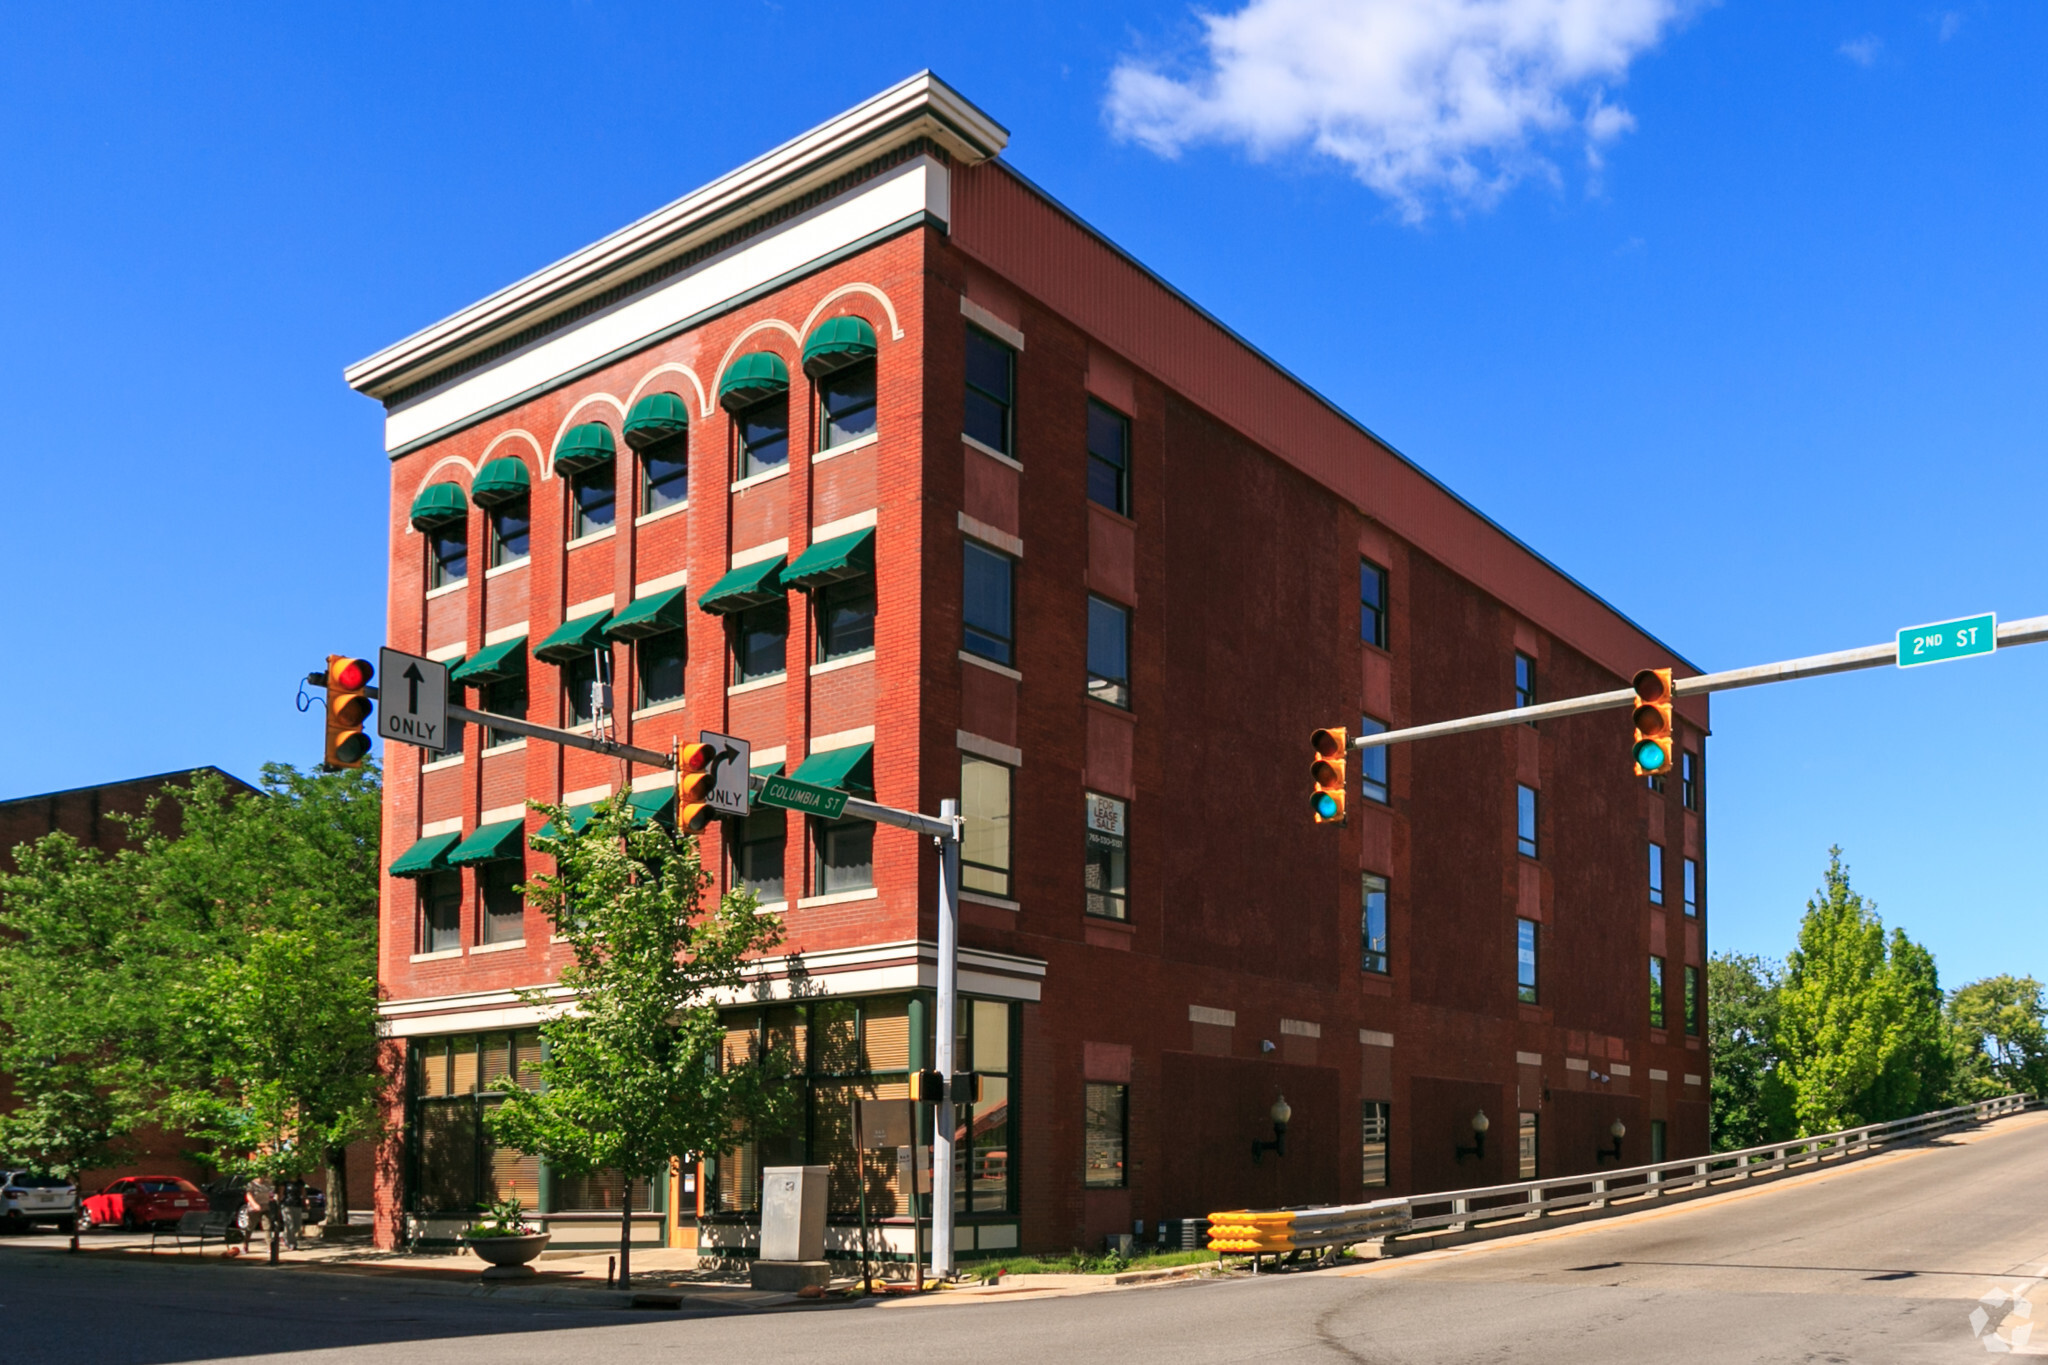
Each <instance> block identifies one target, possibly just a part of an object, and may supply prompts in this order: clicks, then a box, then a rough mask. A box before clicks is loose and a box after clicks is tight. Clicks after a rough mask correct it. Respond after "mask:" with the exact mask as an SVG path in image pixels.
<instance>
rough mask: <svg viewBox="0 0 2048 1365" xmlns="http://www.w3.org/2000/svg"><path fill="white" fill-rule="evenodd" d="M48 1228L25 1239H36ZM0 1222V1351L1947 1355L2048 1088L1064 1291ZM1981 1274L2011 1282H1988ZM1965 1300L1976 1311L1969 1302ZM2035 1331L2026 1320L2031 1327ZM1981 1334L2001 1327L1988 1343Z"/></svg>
mask: <svg viewBox="0 0 2048 1365" xmlns="http://www.w3.org/2000/svg"><path fill="white" fill-rule="evenodd" d="M37 1244H40V1245H37ZM53 1246H54V1239H50V1240H48V1241H45V1240H44V1239H20V1240H17V1241H14V1242H12V1243H0V1322H4V1323H5V1328H4V1331H0V1359H4V1360H7V1361H22V1362H35V1363H36V1365H41V1362H52V1363H53V1365H60V1363H61V1365H70V1363H71V1362H79V1363H80V1365H84V1363H85V1362H90V1365H171V1363H172V1362H187V1361H203V1360H244V1361H255V1360H265V1359H283V1358H287V1357H289V1358H292V1359H295V1360H307V1361H322V1362H325V1361H334V1362H342V1361H348V1362H356V1361H370V1360H377V1361H380V1362H389V1361H394V1360H396V1361H405V1362H415V1361H417V1362H425V1363H427V1365H439V1363H440V1362H454V1361H465V1362H467V1361H474V1360H477V1359H480V1358H481V1359H488V1360H490V1361H492V1362H494V1363H495V1362H563V1363H564V1365H607V1363H608V1362H613V1361H618V1362H632V1363H633V1365H647V1362H660V1361H670V1360H673V1361H677V1362H683V1361H688V1362H691V1365H696V1363H697V1362H715V1365H751V1363H752V1362H784V1361H830V1362H841V1361H849V1362H861V1363H862V1365H866V1363H867V1362H877V1363H879V1362H907V1361H914V1360H930V1359H933V1358H935V1357H936V1358H938V1359H948V1358H951V1359H959V1360H967V1361H975V1362H993V1361H1012V1360H1017V1361H1038V1360H1051V1361H1057V1362H1061V1365H1070V1363H1072V1362H1082V1361H1098V1360H1099V1361H1118V1362H1124V1361H1170V1362H1173V1363H1174V1365H1207V1362H1236V1361H1259V1362H1274V1363H1275V1365H1293V1363H1294V1362H1302V1363H1303V1365H1306V1363H1307V1362H1318V1363H1320V1362H1360V1363H1361V1365H1363V1363H1365V1362H1371V1363H1372V1365H1379V1363H1380V1362H1389V1363H1392V1362H1402V1363H1403V1365H1405V1363H1406V1362H1460V1363H1461V1365H1463V1363H1464V1362H1476V1361H1495V1360H1499V1361H1561V1362H1571V1363H1572V1365H1607V1362H1614V1363H1615V1365H1621V1363H1622V1362H1627V1365H1641V1363H1642V1362H1646V1361H1663V1360H1672V1361H1679V1360H1683V1361H1686V1362H1699V1361H1738V1362H1777V1361H1787V1362H1790V1361H1798V1362H1813V1361H1843V1362H1857V1363H1858V1365H1861V1363H1862V1362H1890V1361H1911V1362H1918V1361H1948V1360H1977V1359H1982V1358H1983V1357H1984V1356H1985V1355H1986V1354H1987V1347H1986V1343H1985V1342H1984V1341H1983V1340H1982V1339H1981V1338H1982V1337H1984V1336H1991V1337H1993V1338H1996V1339H1998V1344H1999V1345H2006V1344H2009V1343H2011V1342H2012V1341H2013V1340H2014V1339H2015V1332H2016V1329H2020V1328H2024V1327H2025V1326H2026V1325H2027V1324H2028V1323H2029V1322H2030V1321H2031V1319H2030V1318H2028V1317H2026V1316H2023V1315H2022V1313H2021V1312H2016V1311H2014V1310H2013V1308H2012V1301H2011V1298H2010V1295H2011V1294H2012V1293H2013V1291H2014V1290H2015V1289H2018V1290H2020V1291H2021V1293H2022V1296H2023V1297H2025V1296H2027V1295H2029V1294H2030V1295H2031V1297H2030V1298H2029V1300H2028V1303H2029V1307H2028V1310H2026V1311H2031V1312H2037V1313H2038V1315H2039V1316H2040V1317H2041V1318H2043V1319H2044V1322H2043V1326H2042V1334H2043V1337H2044V1341H2043V1343H2042V1346H2041V1348H2040V1353H2042V1354H2048V1284H2043V1283H2040V1282H2037V1281H2033V1280H2032V1279H2031V1277H2032V1276H2034V1275H2038V1274H2041V1273H2043V1271H2044V1269H2048V1114H2034V1115H2028V1116H2026V1117H2023V1118H2019V1119H2013V1120H2008V1121H2006V1122H2004V1123H2001V1124H1999V1125H1996V1126H1995V1127H1992V1128H1990V1129H1986V1130H1982V1131H1979V1132H1977V1133H1973V1134H1969V1135H1966V1136H1964V1137H1961V1138H1957V1139H1950V1140H1946V1141H1942V1142H1939V1143H1936V1144H1932V1145H1929V1146H1927V1147H1923V1148H1917V1149H1913V1150H1909V1151H1904V1152H1895V1153H1887V1154H1884V1155H1882V1156H1880V1157H1877V1158H1874V1159H1872V1160H1870V1161H1867V1162H1863V1163H1859V1164H1857V1165H1854V1166H1849V1167H1844V1168H1841V1169H1839V1170H1833V1171H1828V1172H1824V1173H1820V1174H1816V1175H1813V1176H1807V1177H1802V1178H1800V1179H1797V1180H1792V1181H1785V1182H1782V1183H1779V1184H1775V1185H1771V1186H1764V1187H1759V1188H1757V1189H1756V1190H1753V1191H1745V1192H1743V1193H1741V1194H1737V1195H1730V1196H1724V1197H1721V1198H1718V1199H1712V1200H1703V1201H1699V1202H1695V1203H1691V1204H1685V1205H1674V1206H1671V1207H1669V1208H1665V1209H1660V1210H1654V1211H1651V1212H1648V1213H1644V1214H1638V1215H1633V1216H1631V1217H1628V1218H1623V1219H1617V1220H1614V1221H1612V1222H1606V1223H1594V1224H1585V1225H1580V1226H1577V1227H1571V1228H1562V1229H1558V1230H1556V1231H1553V1232H1549V1233H1540V1234H1537V1235H1535V1236H1533V1237H1529V1238H1520V1239H1515V1240H1512V1241H1505V1242H1494V1243H1485V1244H1481V1245H1478V1246H1475V1247H1467V1248H1460V1249H1457V1250H1455V1251H1450V1252H1444V1253H1436V1254H1432V1255H1428V1256H1421V1257H1415V1258H1412V1259H1407V1260H1401V1261H1394V1262H1388V1263H1382V1264H1374V1265H1368V1266H1359V1267H1351V1268H1345V1269H1341V1270H1333V1271H1322V1272H1315V1273H1304V1274H1290V1275H1280V1276H1266V1277H1262V1278H1260V1279H1258V1280H1249V1279H1236V1280H1226V1281H1211V1282H1195V1283H1179V1284H1172V1285H1165V1286H1159V1287H1148V1288H1141V1289H1133V1290H1123V1291H1114V1292H1106V1293H1094V1294H1086V1295H1076V1296H1070V1297H1063V1298H1031V1299H1005V1298H1003V1297H1001V1296H994V1297H989V1298H982V1299H978V1300H976V1301H972V1302H961V1301H958V1300H954V1301H952V1302H946V1301H944V1300H943V1299H938V1300H933V1301H928V1302H925V1303H918V1304H894V1303H892V1304H880V1305H878V1304H849V1305H826V1306H804V1307H797V1308H789V1309H785V1310H779V1311H772V1312H748V1313H737V1314H712V1313H694V1314H693V1313H681V1314H678V1313H674V1312H637V1313H636V1312H623V1311H589V1310H583V1309H575V1308H557V1307H553V1306H542V1305H535V1304H515V1303H507V1302H504V1301H484V1300H473V1299H465V1298H449V1297H436V1296H428V1295H424V1294H414V1293H409V1292H405V1291H403V1290H400V1289H398V1288H396V1287H395V1286H391V1285H382V1286H379V1285H374V1284H365V1283H362V1282H349V1281H342V1280H338V1279H328V1278H326V1277H323V1276H317V1275H314V1274H310V1273H291V1272H286V1273H285V1274H281V1275H280V1274H275V1273H272V1272H266V1271H264V1270H262V1269H260V1268H255V1267H244V1266H237V1267H224V1266H201V1265H190V1264H188V1265H185V1266H177V1265H165V1264H148V1263H121V1262H115V1261H111V1260H102V1259H83V1258H71V1257H67V1256H63V1255H61V1254H51V1248H52V1247H53ZM1987 1294H1991V1295H1994V1296H1998V1297H1995V1298H1994V1301H1993V1302H1991V1303H1990V1304H1989V1305H1984V1304H1980V1302H1979V1301H1980V1298H1981V1297H1982V1296H1985V1295H1987ZM1973 1311H1976V1312H1977V1313H1978V1316H1977V1317H1976V1318H1975V1319H1974V1320H1973V1318H1972V1313H1973ZM2020 1344H2021V1350H2022V1351H2023V1352H2025V1351H2026V1350H2027V1347H2028V1343H2026V1342H2025V1340H2024V1338H2023V1337H2022V1338H2021V1339H2020ZM1992 1349H1996V1346H1994V1347H1993V1348H1992Z"/></svg>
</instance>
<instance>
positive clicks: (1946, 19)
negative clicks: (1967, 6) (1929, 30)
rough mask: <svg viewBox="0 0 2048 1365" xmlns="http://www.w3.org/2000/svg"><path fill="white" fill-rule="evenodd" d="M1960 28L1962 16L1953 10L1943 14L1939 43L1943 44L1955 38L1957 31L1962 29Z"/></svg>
mask: <svg viewBox="0 0 2048 1365" xmlns="http://www.w3.org/2000/svg"><path fill="white" fill-rule="evenodd" d="M1962 26H1963V16H1962V15H1961V14H1959V13H1958V12H1956V11H1955V10H1949V11H1947V12H1946V13H1944V14H1943V15H1942V16H1941V41H1942V42H1944V43H1945V42H1947V41H1948V40H1949V39H1951V38H1953V37H1955V36H1956V32H1957V30H1959V29H1960V28H1962Z"/></svg>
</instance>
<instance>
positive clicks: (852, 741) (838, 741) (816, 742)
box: [809, 725, 875, 754]
mask: <svg viewBox="0 0 2048 1365" xmlns="http://www.w3.org/2000/svg"><path fill="white" fill-rule="evenodd" d="M874 742H875V727H874V726H872V725H861V726H856V727H855V728H854V729H851V730H835V731H833V732H832V733H831V734H829V735H813V736H811V743H810V749H809V752H810V753H813V754H829V753H831V752H832V751H833V750H835V749H851V748H852V747H853V746H854V745H856V744H873V743H874Z"/></svg>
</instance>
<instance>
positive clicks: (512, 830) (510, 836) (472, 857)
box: [448, 819, 526, 867]
mask: <svg viewBox="0 0 2048 1365" xmlns="http://www.w3.org/2000/svg"><path fill="white" fill-rule="evenodd" d="M525 834H526V821H525V820H524V819H519V820H500V821H499V822H498V823H497V824H495V825H485V826H484V827H483V828H481V829H479V830H478V831H477V832H476V833H474V834H472V835H470V836H469V837H468V838H467V839H464V840H463V841H462V843H461V844H460V845H459V846H458V847H457V848H456V850H455V851H454V852H453V853H451V854H449V855H448V865H449V866H450V867H468V866H469V865H470V864H472V863H497V862H503V861H505V860H506V859H508V858H517V857H518V856H519V854H520V852H521V850H523V849H524V848H525V847H526V838H525Z"/></svg>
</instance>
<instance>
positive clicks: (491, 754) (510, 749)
mask: <svg viewBox="0 0 2048 1365" xmlns="http://www.w3.org/2000/svg"><path fill="white" fill-rule="evenodd" d="M525 747H526V736H525V735H521V736H520V737H519V738H517V739H515V740H512V741H510V742H508V743H505V744H493V745H492V746H491V747H490V748H488V749H486V750H484V757H485V758H496V757H497V756H498V755H499V754H516V753H518V752H519V751H520V750H521V749H524V748H525Z"/></svg>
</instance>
